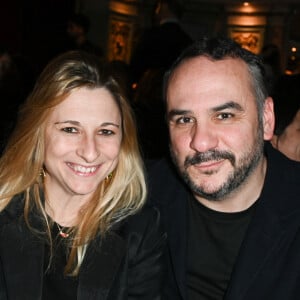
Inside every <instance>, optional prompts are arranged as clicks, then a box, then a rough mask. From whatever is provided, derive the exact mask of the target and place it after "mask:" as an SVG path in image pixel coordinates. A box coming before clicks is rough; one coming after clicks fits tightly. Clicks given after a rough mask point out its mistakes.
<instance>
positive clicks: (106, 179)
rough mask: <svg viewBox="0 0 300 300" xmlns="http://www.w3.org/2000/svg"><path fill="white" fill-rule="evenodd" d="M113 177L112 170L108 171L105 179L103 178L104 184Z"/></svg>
mask: <svg viewBox="0 0 300 300" xmlns="http://www.w3.org/2000/svg"><path fill="white" fill-rule="evenodd" d="M112 178H113V172H111V173H109V174H108V175H107V176H106V177H105V179H104V182H105V185H108V184H109V183H110V181H111V179H112Z"/></svg>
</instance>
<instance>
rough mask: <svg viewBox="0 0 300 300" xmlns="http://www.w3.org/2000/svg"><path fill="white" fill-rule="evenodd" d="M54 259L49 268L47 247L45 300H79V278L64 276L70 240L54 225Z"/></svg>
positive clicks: (46, 250) (48, 248) (46, 249)
mask: <svg viewBox="0 0 300 300" xmlns="http://www.w3.org/2000/svg"><path fill="white" fill-rule="evenodd" d="M52 238H53V247H54V251H53V258H52V261H51V264H50V266H49V257H50V246H49V244H48V243H46V245H45V261H44V281H43V298H42V299H43V300H75V299H77V286H78V278H77V276H75V277H74V276H67V275H64V268H65V266H66V263H67V256H68V242H69V240H68V238H63V237H61V236H60V235H59V233H58V228H57V226H56V224H54V226H53V229H52Z"/></svg>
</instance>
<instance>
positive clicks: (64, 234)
mask: <svg viewBox="0 0 300 300" xmlns="http://www.w3.org/2000/svg"><path fill="white" fill-rule="evenodd" d="M56 225H57V228H58V234H59V235H60V236H61V237H62V238H64V239H66V238H67V237H69V235H70V234H69V233H67V232H64V227H61V226H60V225H58V223H56Z"/></svg>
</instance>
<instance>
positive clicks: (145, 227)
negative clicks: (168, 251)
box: [0, 51, 165, 300]
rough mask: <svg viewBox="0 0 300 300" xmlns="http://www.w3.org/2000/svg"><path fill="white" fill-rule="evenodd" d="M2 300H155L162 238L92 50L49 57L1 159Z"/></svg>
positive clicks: (126, 116) (126, 121)
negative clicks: (53, 57) (147, 204)
mask: <svg viewBox="0 0 300 300" xmlns="http://www.w3.org/2000/svg"><path fill="white" fill-rule="evenodd" d="M0 197H1V198H0V201H1V202H0V210H1V213H0V285H1V286H0V298H1V299H6V298H7V299H14V300H18V299H22V300H24V299H34V300H35V299H43V300H44V299H55V300H57V299H64V300H67V299H80V300H88V299H93V300H96V299H112V300H116V299H120V300H121V299H143V300H145V299H151V300H153V299H161V296H160V288H161V281H162V277H163V269H164V268H163V258H162V255H163V252H164V245H165V234H164V232H162V230H161V227H160V222H159V215H158V212H157V211H156V210H155V209H153V208H151V207H148V206H146V205H145V197H146V187H145V179H144V173H143V164H142V161H141V157H140V154H139V150H138V143H137V139H136V130H135V123H134V120H133V116H132V113H131V110H130V107H129V105H128V104H127V102H126V99H124V97H123V95H122V93H121V91H120V89H119V87H118V84H117V83H116V82H115V81H114V79H113V78H111V77H110V76H109V74H106V71H105V68H104V66H102V65H101V64H100V63H99V62H98V59H97V58H96V57H94V56H92V55H90V54H87V53H84V52H78V51H72V52H67V53H64V54H62V55H60V56H58V57H57V58H55V59H53V60H52V61H51V62H50V63H49V64H48V65H47V66H46V68H45V69H44V71H43V72H42V73H41V75H40V77H39V78H38V80H37V82H36V85H35V87H34V89H33V91H32V93H31V95H30V96H29V98H28V99H27V101H26V102H25V104H24V106H23V107H22V109H21V111H20V114H19V120H18V123H17V125H16V128H15V130H14V132H13V134H12V136H11V137H10V140H9V142H8V144H7V146H6V149H5V151H4V153H3V156H2V158H1V160H0Z"/></svg>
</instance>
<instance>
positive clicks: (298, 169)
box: [148, 144, 300, 300]
mask: <svg viewBox="0 0 300 300" xmlns="http://www.w3.org/2000/svg"><path fill="white" fill-rule="evenodd" d="M266 155H267V161H268V164H267V174H266V178H265V183H264V187H263V190H262V192H261V195H260V199H259V201H258V202H257V205H256V210H255V212H254V215H253V218H252V220H251V222H250V225H249V228H248V231H247V233H246V236H245V238H244V241H243V243H242V246H241V249H240V253H239V255H238V259H237V261H236V263H235V266H234V270H233V273H232V276H231V280H230V282H229V286H228V289H227V293H226V295H225V297H224V300H254V299H255V300H267V299H272V300H283V299H284V300H299V299H300V163H297V162H293V161H291V160H289V159H287V158H286V157H285V156H283V155H282V154H281V153H279V152H278V151H276V150H274V149H273V148H272V146H271V145H269V144H268V145H267V147H266ZM148 168H149V169H148V171H149V174H148V179H149V187H150V190H149V201H152V202H153V203H155V204H156V205H157V207H158V208H159V209H160V211H161V216H162V221H163V224H164V227H165V230H166V232H167V235H168V251H169V254H170V255H169V266H168V275H167V277H166V278H167V281H166V286H165V296H164V300H179V299H180V300H183V299H187V297H186V252H187V249H186V245H187V239H186V236H187V234H186V231H187V199H188V197H189V193H190V192H189V189H188V188H187V187H186V186H185V185H184V184H183V183H182V180H181V179H180V178H179V177H178V176H177V174H176V171H175V170H174V169H173V166H172V164H170V163H169V162H166V161H163V160H161V161H158V162H156V163H153V164H151V165H148ZM241 197H242V195H241Z"/></svg>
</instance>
